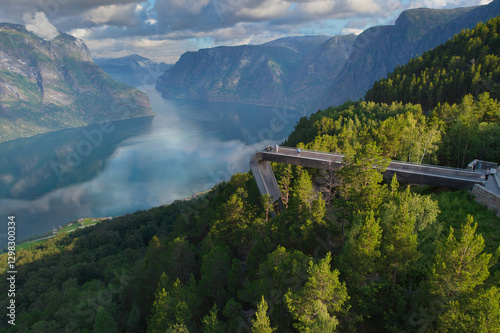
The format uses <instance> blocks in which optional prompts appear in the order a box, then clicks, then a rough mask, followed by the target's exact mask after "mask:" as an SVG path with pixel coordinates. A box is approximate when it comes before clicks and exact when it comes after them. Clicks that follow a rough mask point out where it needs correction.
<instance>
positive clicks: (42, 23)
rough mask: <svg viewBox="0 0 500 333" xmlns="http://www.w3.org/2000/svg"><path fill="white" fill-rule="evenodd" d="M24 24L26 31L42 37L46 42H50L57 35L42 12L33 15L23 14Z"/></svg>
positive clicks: (54, 28)
mask: <svg viewBox="0 0 500 333" xmlns="http://www.w3.org/2000/svg"><path fill="white" fill-rule="evenodd" d="M23 20H24V23H25V24H26V30H28V31H31V32H32V33H34V34H36V35H38V36H39V37H42V38H43V39H46V40H51V39H53V38H55V37H57V36H58V35H59V32H58V31H57V29H56V27H54V26H53V25H52V24H51V23H50V22H49V20H48V19H47V17H46V16H45V13H44V12H37V13H35V15H31V14H27V13H26V14H24V15H23Z"/></svg>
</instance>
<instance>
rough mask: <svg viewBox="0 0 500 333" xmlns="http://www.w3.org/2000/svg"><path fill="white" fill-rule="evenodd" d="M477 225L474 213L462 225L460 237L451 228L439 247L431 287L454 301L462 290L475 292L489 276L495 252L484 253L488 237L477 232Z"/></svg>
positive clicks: (448, 299) (434, 291) (445, 297)
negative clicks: (485, 237)
mask: <svg viewBox="0 0 500 333" xmlns="http://www.w3.org/2000/svg"><path fill="white" fill-rule="evenodd" d="M476 228H477V223H474V219H473V217H472V216H470V215H469V216H468V217H467V220H466V222H465V224H464V225H462V232H461V234H462V235H461V237H460V238H459V239H457V238H456V237H455V235H454V230H453V228H451V227H450V234H449V236H448V238H447V239H446V241H445V242H443V243H442V244H441V245H440V246H439V247H438V254H437V257H436V262H435V264H434V266H433V268H432V274H431V277H430V284H431V290H432V293H434V294H435V295H438V296H441V297H443V298H444V299H445V300H447V301H451V300H453V299H456V298H457V297H458V296H459V295H460V294H461V293H465V292H470V291H472V290H473V289H474V288H475V287H476V286H477V285H480V284H482V283H483V281H484V280H486V278H487V277H488V276H489V270H488V268H489V264H490V260H491V257H492V255H491V254H486V253H481V252H482V251H483V250H484V239H483V236H482V235H480V234H479V235H477V234H476V233H475V232H476Z"/></svg>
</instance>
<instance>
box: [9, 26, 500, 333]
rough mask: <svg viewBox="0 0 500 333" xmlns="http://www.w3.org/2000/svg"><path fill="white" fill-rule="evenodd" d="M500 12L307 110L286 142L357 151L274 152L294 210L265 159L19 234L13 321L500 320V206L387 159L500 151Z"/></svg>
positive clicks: (62, 328)
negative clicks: (387, 177)
mask: <svg viewBox="0 0 500 333" xmlns="http://www.w3.org/2000/svg"><path fill="white" fill-rule="evenodd" d="M499 25H500V19H498V18H496V19H493V20H491V21H489V22H487V23H485V24H480V25H478V26H477V27H476V28H475V29H472V30H467V31H464V32H462V33H461V34H460V35H458V36H456V37H455V38H454V39H453V40H452V41H450V42H448V43H446V44H444V45H443V46H440V47H438V48H436V49H435V50H432V51H430V52H428V53H426V54H424V55H422V56H421V57H419V58H417V59H414V60H412V61H411V62H410V63H409V64H408V65H407V66H401V67H399V68H397V69H396V70H395V71H394V73H392V74H390V75H389V76H388V79H386V80H381V81H379V82H377V83H375V85H374V86H373V88H372V89H371V90H370V91H369V92H367V94H366V97H365V101H358V102H348V103H346V104H344V105H341V106H336V107H330V108H328V109H325V110H320V111H318V112H316V113H314V114H312V115H311V116H309V117H304V118H302V119H301V120H300V121H299V122H298V123H297V125H296V127H295V130H294V131H293V133H292V134H291V135H290V136H289V138H288V139H287V140H286V142H285V143H284V144H286V145H288V146H297V147H301V148H307V149H314V150H321V151H329V152H332V151H334V152H339V153H343V154H345V159H344V161H345V166H344V167H343V168H342V169H340V170H339V171H337V172H335V173H333V174H330V173H328V172H322V171H318V170H313V169H306V168H301V167H292V166H289V165H281V164H273V168H274V171H275V175H276V179H277V180H278V183H279V186H280V188H281V192H282V201H283V203H284V205H285V207H286V209H285V210H284V211H283V212H281V213H280V214H277V215H276V216H274V214H273V206H272V204H271V200H270V198H269V197H268V196H261V195H260V194H259V191H258V189H257V186H256V184H255V181H254V179H253V176H252V174H251V173H244V174H236V175H234V176H232V178H231V180H230V181H227V182H222V183H220V184H218V185H216V186H215V187H214V188H213V189H212V190H210V191H209V192H208V193H205V194H203V195H199V196H197V197H195V198H194V199H189V200H180V201H176V202H174V203H172V204H169V205H166V206H162V207H157V208H153V209H150V210H147V211H139V212H136V213H134V214H129V215H125V216H122V217H117V218H115V219H113V220H110V221H104V222H101V223H98V224H97V225H95V226H93V227H87V228H85V229H79V230H76V231H74V232H72V233H70V234H64V235H63V234H61V235H58V236H57V237H55V238H52V239H50V240H48V241H46V242H44V243H41V244H37V245H34V246H32V247H31V248H29V249H27V250H19V251H18V253H17V255H18V261H17V271H18V273H17V281H16V285H17V290H16V306H17V308H16V309H17V317H16V325H15V326H12V327H11V326H10V325H8V324H7V323H6V321H2V322H1V323H0V325H1V326H0V332H192V333H195V332H203V333H209V332H214V333H215V332H255V333H257V332H259V333H262V332H268V333H270V332H318V333H319V332H500V289H499V287H500V270H499V265H498V259H499V258H498V257H499V255H500V247H499V246H500V218H499V217H496V216H495V212H492V211H489V210H487V209H486V208H485V207H483V206H482V205H480V204H478V203H476V202H475V201H474V198H473V197H472V195H471V194H470V192H469V191H468V190H460V191H452V190H449V189H443V188H434V187H428V186H409V185H408V184H399V183H398V182H397V180H396V179H395V178H393V179H392V181H389V182H387V181H384V180H383V177H382V173H381V172H382V171H383V170H384V168H385V167H387V165H388V163H389V161H390V160H391V159H394V160H402V161H410V162H416V163H429V164H439V165H445V166H453V167H465V166H467V164H468V163H470V162H471V161H472V160H474V159H475V158H479V159H483V160H490V161H494V162H500V135H499V133H500V105H499V102H498V100H497V99H496V98H498V96H497V95H498V94H497V92H496V88H495V87H497V86H498V82H500V81H499V80H500V78H499V77H498V75H499V71H500V63H499V62H498V55H499V47H500V39H499V37H498V34H497V33H496V31H497V28H498V26H499ZM446 59H448V60H446ZM453 59H455V60H453ZM472 59H474V61H472ZM488 59H489V60H488ZM471 61H472V62H471ZM452 64H453V65H452ZM450 66H452V67H450ZM453 66H454V67H453ZM461 66H462V67H461ZM443 73H445V74H443ZM446 73H449V75H446ZM458 74H460V75H459V77H457V76H456V75H458ZM462 75H463V76H464V79H463V80H461V79H460V76H462ZM469 76H471V78H470V81H468V79H469ZM408 80H409V81H408ZM413 80H415V82H417V83H418V84H417V83H416V84H415V85H412V84H410V83H411V82H412V81H413ZM457 81H458V82H459V84H457ZM434 82H435V83H434ZM460 82H462V83H460ZM477 82H483V84H482V85H480V89H478V84H477ZM484 82H487V83H488V84H484ZM415 87H416V88H415ZM408 89H410V90H408ZM420 91H422V92H421V93H420ZM439 91H441V93H439ZM431 96H432V98H431ZM374 166H377V168H374ZM0 260H2V261H3V262H6V260H7V259H6V255H2V256H0ZM1 273H5V270H4V271H3V272H1ZM0 289H1V290H8V281H7V280H6V278H5V274H4V275H3V277H2V278H1V279H0ZM7 302H8V300H4V299H2V300H0V307H3V308H4V309H5V308H6V307H7V306H8V304H7Z"/></svg>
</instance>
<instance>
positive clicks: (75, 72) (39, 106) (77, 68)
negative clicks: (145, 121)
mask: <svg viewBox="0 0 500 333" xmlns="http://www.w3.org/2000/svg"><path fill="white" fill-rule="evenodd" d="M151 115H154V112H153V110H152V109H151V105H150V103H149V99H148V97H147V95H146V94H145V93H143V92H141V91H139V90H137V89H135V88H132V87H129V86H127V85H125V84H122V83H118V82H115V81H114V80H113V79H112V78H111V77H110V76H109V75H108V74H106V72H105V71H104V70H102V69H101V68H100V67H99V66H97V65H96V64H95V63H94V62H93V61H92V57H91V55H90V52H89V50H88V48H87V46H86V45H85V44H84V43H83V41H82V40H80V39H77V38H75V37H72V36H70V35H67V34H63V33H61V34H59V35H58V36H57V37H55V38H53V39H52V40H46V39H43V38H41V37H39V36H37V35H35V34H33V33H31V32H29V31H28V30H26V28H25V27H23V26H21V25H15V24H7V23H2V24H0V142H5V141H9V140H13V139H16V138H21V137H28V136H33V135H36V134H40V133H44V132H50V131H54V130H60V129H64V128H71V127H79V126H85V125H89V124H97V123H103V122H107V121H110V120H118V119H127V118H134V117H140V116H151Z"/></svg>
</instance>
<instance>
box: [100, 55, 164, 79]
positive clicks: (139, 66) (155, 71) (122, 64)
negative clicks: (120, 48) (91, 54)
mask: <svg viewBox="0 0 500 333" xmlns="http://www.w3.org/2000/svg"><path fill="white" fill-rule="evenodd" d="M94 61H95V63H96V64H98V65H99V66H101V68H102V69H104V71H106V73H108V74H109V75H110V76H111V77H112V78H113V79H114V80H115V81H118V82H121V83H125V84H128V85H130V86H133V87H139V86H143V85H154V84H155V83H156V79H157V78H158V77H159V76H160V75H162V74H163V73H164V72H165V71H166V70H167V69H169V68H170V67H172V65H168V64H166V63H164V62H156V61H153V60H151V59H148V58H145V57H141V56H140V55H138V54H132V55H129V56H126V57H121V58H98V59H94Z"/></svg>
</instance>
